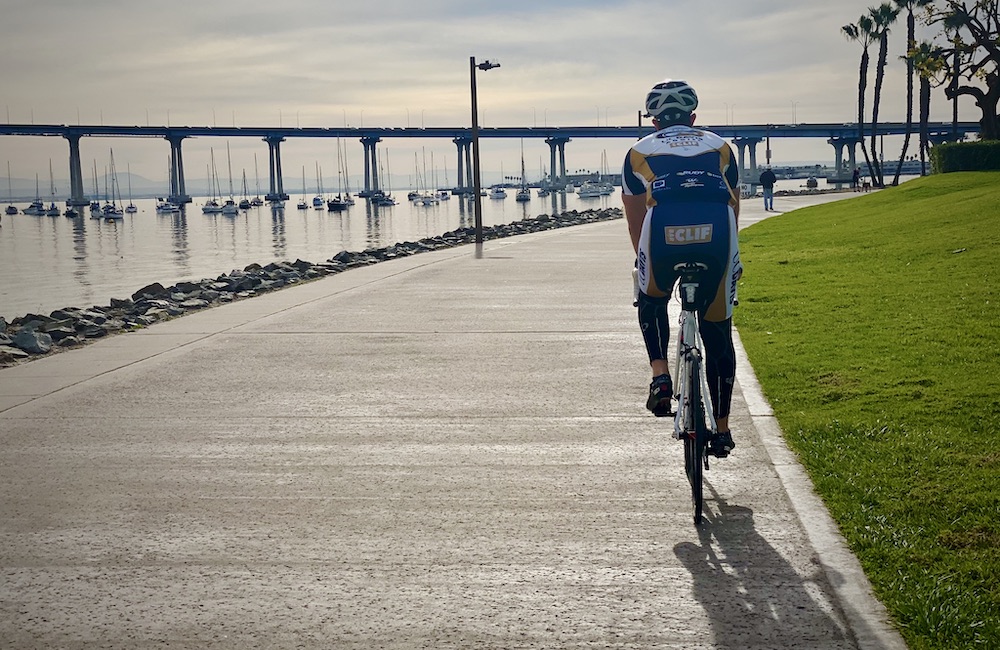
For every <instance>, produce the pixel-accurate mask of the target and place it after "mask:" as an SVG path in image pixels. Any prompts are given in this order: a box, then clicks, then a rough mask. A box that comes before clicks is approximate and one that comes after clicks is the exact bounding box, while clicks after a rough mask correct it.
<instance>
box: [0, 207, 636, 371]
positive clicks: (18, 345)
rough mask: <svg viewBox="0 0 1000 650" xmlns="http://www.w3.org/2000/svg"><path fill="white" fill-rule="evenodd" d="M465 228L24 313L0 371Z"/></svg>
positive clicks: (526, 228) (14, 325)
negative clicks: (98, 302)
mask: <svg viewBox="0 0 1000 650" xmlns="http://www.w3.org/2000/svg"><path fill="white" fill-rule="evenodd" d="M622 216H623V213H622V211H621V209H620V208H608V209H602V210H584V211H577V210H570V211H568V212H563V213H561V214H558V215H547V214H542V215H538V216H537V217H530V218H526V219H521V220H520V221H515V222H512V223H509V224H503V225H498V226H488V227H484V228H483V239H484V240H491V239H501V238H504V237H513V236H516V235H523V234H527V233H532V232H540V231H543V230H551V229H553V228H566V227H569V226H577V225H581V224H585V223H594V222H597V221H607V220H610V219H620V218H622ZM475 236H476V234H475V230H474V229H473V228H460V229H458V230H453V231H450V232H446V233H444V234H443V235H438V236H436V237H427V238H425V239H421V240H419V241H416V242H403V243H398V244H392V245H391V246H385V247H383V248H370V249H366V250H364V251H360V252H351V251H341V252H339V253H337V254H336V255H334V256H333V257H331V258H330V259H328V260H326V261H325V262H318V263H313V262H306V261H304V260H295V261H294V262H272V263H270V264H267V265H266V266H261V265H260V264H250V265H249V266H247V267H245V268H244V269H242V270H234V271H231V272H230V273H227V274H222V275H220V276H218V277H217V278H206V279H203V280H200V281H197V282H178V283H177V284H174V285H172V286H169V287H164V286H163V285H162V284H160V283H158V282H157V283H153V284H150V285H148V286H145V287H143V288H141V289H139V290H138V291H136V292H135V293H133V294H132V296H131V297H130V298H125V299H117V298H112V299H111V302H110V304H108V305H106V306H94V307H89V308H81V307H64V308H62V309H57V310H55V311H53V312H51V313H50V314H49V315H47V316H46V315H41V314H25V315H24V316H20V317H18V318H15V319H14V320H12V321H11V322H10V323H7V322H6V320H4V319H3V318H2V317H0V367H5V366H10V365H14V364H17V363H22V362H25V361H31V360H33V359H37V358H41V357H44V356H46V355H49V354H53V353H55V352H58V351H60V350H65V349H71V348H74V347H79V346H81V345H86V344H87V343H90V342H92V341H95V340H98V339H101V338H104V337H105V336H109V335H112V334H119V333H125V332H132V331H135V330H138V329H142V328H144V327H148V326H150V325H153V324H154V323H157V322H159V321H163V320H169V319H172V318H177V317H179V316H183V315H185V314H188V313H191V312H194V311H200V310H202V309H207V308H209V307H215V306H218V305H223V304H226V303H230V302H233V301H236V300H244V299H247V298H252V297H254V296H258V295H260V294H262V293H268V292H271V291H276V290H278V289H281V288H283V287H288V286H293V285H295V284H299V283H302V282H306V281H310V280H317V279H319V278H322V277H326V276H328V275H334V274H336V273H342V272H343V271H347V270H349V269H352V268H355V267H359V266H368V265H370V264H378V263H379V262H385V261H387V260H391V259H394V258H397V257H405V256H408V255H415V254H417V253H423V252H427V251H433V250H440V249H442V248H452V247H455V246H462V245H465V244H471V243H474V242H475Z"/></svg>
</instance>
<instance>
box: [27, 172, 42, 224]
mask: <svg viewBox="0 0 1000 650" xmlns="http://www.w3.org/2000/svg"><path fill="white" fill-rule="evenodd" d="M21 212H23V213H24V214H30V215H33V216H36V217H40V216H42V215H44V214H45V204H44V203H42V197H41V194H40V193H39V191H38V174H35V200H34V201H32V202H31V205H29V206H28V207H26V208H24V209H23V210H21Z"/></svg>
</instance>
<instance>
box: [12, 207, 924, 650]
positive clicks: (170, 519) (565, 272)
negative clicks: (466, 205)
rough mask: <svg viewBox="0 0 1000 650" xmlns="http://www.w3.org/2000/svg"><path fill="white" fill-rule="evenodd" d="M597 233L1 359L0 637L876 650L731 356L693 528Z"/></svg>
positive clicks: (418, 264)
mask: <svg viewBox="0 0 1000 650" xmlns="http://www.w3.org/2000/svg"><path fill="white" fill-rule="evenodd" d="M813 198H817V199H819V198H820V197H813ZM841 198H842V197H841ZM822 200H829V199H825V198H824V199H822ZM809 202H810V201H808V200H807V198H803V199H801V200H800V201H798V204H801V205H805V204H808V203H809ZM778 204H779V208H782V207H785V206H788V205H793V203H792V202H791V200H789V201H788V202H785V201H782V200H781V199H779V201H778ZM763 216H765V215H764V213H763V212H762V211H760V212H759V214H758V211H756V210H755V209H754V206H753V205H752V204H748V205H747V207H746V209H745V213H744V223H749V222H751V221H753V220H754V219H755V218H761V217H763ZM624 228H625V224H624V222H623V221H620V220H619V221H613V222H606V223H601V224H593V225H588V226H578V227H573V228H565V229H560V230H555V231H548V232H543V233H536V234H532V235H525V236H520V237H515V238H510V239H505V240H498V241H494V242H487V243H486V245H485V246H484V248H483V251H482V255H481V256H476V255H474V247H471V246H469V247H462V248H457V249H451V250H447V251H438V252H434V253H425V254H421V255H416V256H413V257H409V258H404V259H400V260H395V261H392V262H387V263H382V264H378V265H374V266H370V267H366V268H361V269H355V270H351V271H349V272H346V273H342V274H340V275H337V276H333V277H330V278H326V279H323V280H320V281H317V282H312V283H309V284H305V285H302V286H299V287H294V288H289V289H285V290H282V291H279V292H276V293H272V294H269V295H265V296H261V297H258V298H254V299H252V300H246V301H241V302H238V303H234V304H231V305H227V306H223V307H218V308H215V309H211V310H208V311H204V312H200V313H197V314H192V315H189V316H185V317H183V318H179V319H177V320H174V321H171V322H167V323H162V324H158V325H155V326H153V327H150V328H148V329H146V330H143V331H141V332H136V333H133V334H127V335H120V336H115V337H112V338H109V339H107V340H104V341H100V342H97V343H94V344H92V345H89V346H87V347H84V348H81V349H78V350H74V351H69V352H64V353H61V354H58V355H54V356H51V357H48V358H44V359H39V360H37V361H33V362H31V363H28V364H22V365H19V366H16V367H13V368H8V369H4V370H0V639H2V640H3V641H2V643H0V645H2V646H3V647H5V648H6V647H11V648H51V647H60V648H87V647H98V646H100V647H103V646H107V647H114V648H129V647H143V648H155V647H168V646H169V647H171V648H215V647H218V648H262V647H267V648H290V647H314V648H333V647H336V648H371V647H380V648H559V647H575V648H583V647H612V648H688V649H690V648H785V647H802V648H812V649H827V648H903V647H905V646H903V645H902V642H901V641H900V640H899V637H898V635H897V634H896V633H895V632H894V631H892V630H891V628H889V626H888V625H887V624H886V623H885V621H884V615H883V613H882V609H881V606H880V605H879V604H878V603H877V602H876V601H875V600H874V599H873V598H872V597H871V595H870V588H869V586H868V584H867V582H866V581H865V580H864V576H863V575H862V574H861V572H860V570H859V568H858V567H857V563H856V561H855V560H854V558H853V557H852V556H851V555H850V554H849V553H847V552H846V550H845V549H844V547H843V543H842V542H841V541H840V539H839V537H838V536H837V535H836V532H835V528H834V527H832V524H831V523H830V522H829V519H828V517H827V516H826V514H825V510H824V509H823V508H822V506H821V504H819V502H818V500H817V499H816V498H815V496H814V495H812V493H811V488H810V487H809V486H808V482H807V481H806V480H805V479H804V477H803V475H802V473H801V469H799V468H798V466H797V465H796V464H795V462H794V460H793V459H792V458H791V457H790V455H789V454H788V452H787V450H785V449H784V446H783V445H782V443H781V439H780V435H779V432H778V431H777V427H776V425H775V424H774V421H773V417H771V416H770V412H769V409H768V407H767V403H766V402H765V401H764V400H763V398H762V397H761V396H760V393H759V389H758V388H757V387H756V381H755V380H754V378H753V374H752V370H751V369H749V368H748V367H747V365H746V363H745V362H744V363H743V364H742V367H741V371H740V376H739V380H738V381H739V387H738V389H737V391H736V396H735V403H734V414H733V418H732V423H733V429H734V432H735V434H736V439H737V442H738V445H739V446H738V447H737V449H736V451H735V453H734V454H733V456H732V457H731V458H730V459H727V460H725V461H719V462H715V463H713V466H712V469H711V471H710V472H709V473H708V475H707V481H708V484H707V487H708V495H707V496H708V502H707V511H708V517H707V522H706V523H705V524H704V525H703V526H701V527H700V528H695V527H694V526H693V525H692V523H691V506H690V497H689V488H688V485H687V481H686V478H685V476H684V472H683V469H682V454H681V448H680V446H679V443H677V442H676V441H674V440H673V439H672V438H671V436H670V433H669V424H668V422H666V421H664V420H658V419H656V418H653V417H651V416H650V415H648V414H647V413H646V412H645V411H644V409H643V406H642V401H643V393H644V391H645V390H646V387H647V384H648V377H647V374H648V367H647V364H646V360H645V358H644V352H643V349H642V345H641V341H640V339H639V336H638V332H637V328H636V325H635V317H634V310H633V308H632V307H631V296H630V281H629V270H630V268H631V264H632V254H631V250H630V247H629V246H628V243H627V241H628V240H627V237H626V235H625V230H624ZM789 495H791V498H790V496H789Z"/></svg>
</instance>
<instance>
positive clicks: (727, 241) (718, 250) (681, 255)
mask: <svg viewBox="0 0 1000 650" xmlns="http://www.w3.org/2000/svg"><path fill="white" fill-rule="evenodd" d="M681 262H701V263H703V264H705V265H707V266H708V270H707V271H705V272H703V273H702V276H701V282H700V287H699V288H698V294H697V301H698V311H699V313H700V314H701V315H702V318H704V319H705V320H707V321H710V322H721V321H724V320H727V319H729V318H731V317H732V315H733V306H734V305H735V304H736V281H737V280H738V279H739V277H740V275H741V274H742V272H743V265H742V264H741V263H740V253H739V246H738V243H737V229H736V215H735V213H734V212H733V209H732V207H731V206H729V205H728V204H726V203H718V202H712V203H704V202H676V203H660V204H658V205H656V206H654V207H651V208H649V209H648V210H647V211H646V218H645V220H644V221H643V224H642V234H641V235H640V237H639V250H638V260H637V265H638V276H639V289H640V290H641V291H642V292H643V293H645V294H646V295H648V296H652V297H654V298H658V297H663V296H669V295H670V294H671V293H672V292H673V287H674V284H675V283H676V282H677V275H678V274H677V272H676V271H675V270H674V266H675V265H676V264H679V263H681Z"/></svg>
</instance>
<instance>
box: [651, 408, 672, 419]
mask: <svg viewBox="0 0 1000 650" xmlns="http://www.w3.org/2000/svg"><path fill="white" fill-rule="evenodd" d="M653 415H655V416H656V417H658V418H666V417H673V416H674V415H675V413H674V411H673V410H672V409H671V408H670V407H669V406H665V407H660V406H658V407H656V408H655V409H653Z"/></svg>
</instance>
